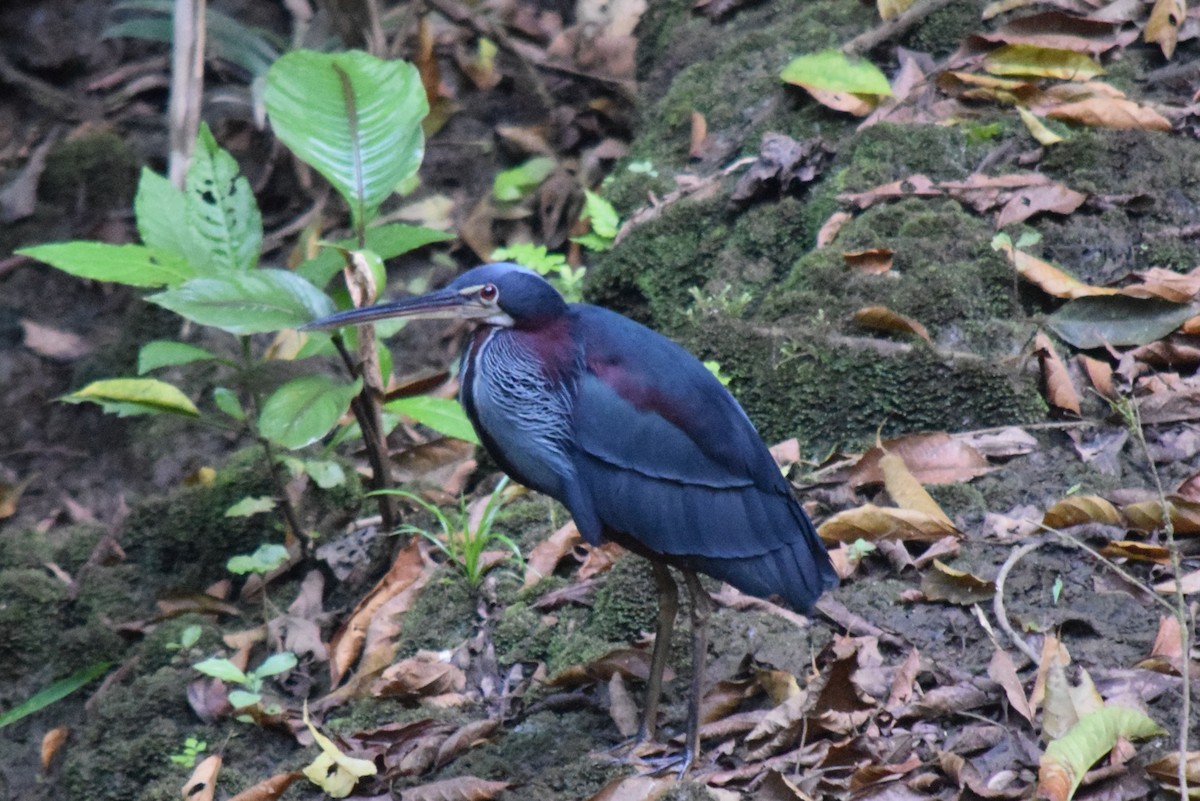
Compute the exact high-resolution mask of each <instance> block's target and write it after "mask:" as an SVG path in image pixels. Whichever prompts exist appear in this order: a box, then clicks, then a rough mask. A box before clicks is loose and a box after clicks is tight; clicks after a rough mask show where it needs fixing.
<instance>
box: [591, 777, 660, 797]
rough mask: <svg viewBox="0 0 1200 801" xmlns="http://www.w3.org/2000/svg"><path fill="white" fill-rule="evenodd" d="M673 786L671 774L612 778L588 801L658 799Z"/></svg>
mask: <svg viewBox="0 0 1200 801" xmlns="http://www.w3.org/2000/svg"><path fill="white" fill-rule="evenodd" d="M675 786H676V781H675V779H674V777H671V776H659V777H654V776H626V777H624V778H616V779H613V780H612V781H610V782H609V783H608V784H606V785H604V786H603V787H601V788H600V791H599V792H598V793H596V794H595V795H593V796H591V797H590V798H588V801H658V799H659V798H662V797H663V796H664V795H666V794H667V793H668V792H670V791H671V790H672V789H673V788H674V787H675Z"/></svg>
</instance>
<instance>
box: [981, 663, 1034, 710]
mask: <svg viewBox="0 0 1200 801" xmlns="http://www.w3.org/2000/svg"><path fill="white" fill-rule="evenodd" d="M988 676H989V677H990V678H991V679H992V681H994V682H996V683H997V684H999V685H1000V686H1001V687H1002V688H1003V689H1004V694H1005V695H1006V696H1007V697H1008V705H1009V706H1011V707H1012V709H1013V711H1014V712H1016V713H1017V714H1018V715H1020V716H1021V717H1023V718H1025V720H1027V721H1029V722H1030V723H1033V709H1031V708H1030V706H1029V699H1028V698H1026V697H1025V688H1024V687H1022V686H1021V679H1020V677H1018V676H1017V666H1016V665H1015V664H1013V661H1012V657H1011V656H1009V655H1008V653H1007V652H1006V651H1002V650H1000V649H999V648H997V649H996V650H995V651H994V652H993V653H992V661H991V662H990V663H989V664H988Z"/></svg>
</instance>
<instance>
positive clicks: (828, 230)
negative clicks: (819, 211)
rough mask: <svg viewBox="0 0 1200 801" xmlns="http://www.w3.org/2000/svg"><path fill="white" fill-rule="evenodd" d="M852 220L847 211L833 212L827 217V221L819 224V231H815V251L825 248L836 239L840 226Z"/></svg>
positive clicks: (852, 216)
mask: <svg viewBox="0 0 1200 801" xmlns="http://www.w3.org/2000/svg"><path fill="white" fill-rule="evenodd" d="M853 219H854V215H853V214H851V213H850V212H848V211H835V212H834V213H833V214H830V215H829V219H828V220H826V221H825V222H824V223H822V224H821V230H820V231H817V250H821V249H822V248H827V247H829V245H831V244H832V243H833V240H834V239H836V238H837V235H838V231H840V230H842V226H843V225H845V224H846V223H848V222H850V221H851V220H853Z"/></svg>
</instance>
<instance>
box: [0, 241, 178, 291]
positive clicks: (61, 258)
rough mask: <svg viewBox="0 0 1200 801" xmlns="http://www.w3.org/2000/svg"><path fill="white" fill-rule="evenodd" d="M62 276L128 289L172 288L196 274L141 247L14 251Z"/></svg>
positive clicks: (80, 245) (78, 245)
mask: <svg viewBox="0 0 1200 801" xmlns="http://www.w3.org/2000/svg"><path fill="white" fill-rule="evenodd" d="M17 253H19V254H20V255H22V256H28V257H29V258H31V259H37V260H38V261H44V262H46V263H47V264H49V265H50V266H52V267H57V268H58V269H60V270H62V271H63V272H65V273H70V274H71V275H77V276H79V277H80V278H90V279H92V280H93V281H111V282H112V283H114V284H127V285H129V286H145V287H160V286H175V285H177V284H182V283H183V282H184V281H187V280H188V279H189V278H193V277H195V275H196V271H195V270H194V269H193V268H192V266H191V265H189V264H188V263H187V262H185V261H182V260H181V259H179V258H177V257H175V256H172V255H171V254H169V253H160V252H158V251H155V250H153V249H151V248H148V247H143V246H142V245H109V244H107V243H104V242H82V241H80V242H56V243H53V244H49V245H35V246H34V247H30V248H21V249H20V250H18V251H17Z"/></svg>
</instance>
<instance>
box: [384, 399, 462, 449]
mask: <svg viewBox="0 0 1200 801" xmlns="http://www.w3.org/2000/svg"><path fill="white" fill-rule="evenodd" d="M383 408H385V409H387V410H388V411H389V412H395V413H397V414H402V415H404V416H405V417H411V418H412V419H413V420H416V421H417V422H418V423H420V424H421V425H425V426H429V427H430V428H432V429H433V430H434V431H438V432H441V433H442V434H445V435H446V436H448V437H454V438H455V439H461V440H464V441H466V442H473V443H475V444H476V445H478V444H479V436H478V435H477V434H476V433H475V428H474V427H473V426H472V425H471V421H470V419H468V417H467V414H466V412H464V411H463V407H462V406H461V405H460V404H459V402H458V401H456V400H452V399H451V398H435V397H432V396H430V395H416V396H414V397H411V398H400V399H399V400H394V401H391V402H390V403H386V404H384V407H383Z"/></svg>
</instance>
